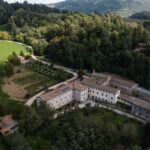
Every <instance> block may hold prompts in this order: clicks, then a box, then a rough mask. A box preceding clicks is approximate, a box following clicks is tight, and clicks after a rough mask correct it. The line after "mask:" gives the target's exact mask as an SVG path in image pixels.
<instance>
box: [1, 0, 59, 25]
mask: <svg viewBox="0 0 150 150" xmlns="http://www.w3.org/2000/svg"><path fill="white" fill-rule="evenodd" d="M19 10H22V11H24V12H28V13H29V12H32V13H37V14H48V13H51V12H55V13H60V11H59V10H58V9H55V8H49V7H47V6H46V5H37V4H29V3H27V1H25V2H24V3H22V4H21V3H13V4H8V3H7V2H4V1H3V0H0V25H2V24H6V23H8V22H9V19H10V17H11V16H14V15H15V13H16V12H17V11H19ZM29 16H30V15H29ZM22 17H23V16H22ZM18 19H19V18H18ZM22 19H24V17H23V18H22Z"/></svg>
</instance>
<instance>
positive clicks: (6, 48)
mask: <svg viewBox="0 0 150 150" xmlns="http://www.w3.org/2000/svg"><path fill="white" fill-rule="evenodd" d="M20 51H23V52H24V54H29V52H28V51H27V49H26V47H25V46H23V45H21V44H17V43H15V42H8V41H0V63H2V62H4V61H6V60H7V58H8V56H9V55H11V54H12V53H13V52H16V54H17V55H18V54H20Z"/></svg>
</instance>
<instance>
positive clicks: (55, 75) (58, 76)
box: [26, 61, 73, 81]
mask: <svg viewBox="0 0 150 150" xmlns="http://www.w3.org/2000/svg"><path fill="white" fill-rule="evenodd" d="M26 66H27V67H28V68H29V69H32V70H34V71H37V72H39V73H41V74H43V75H46V76H47V77H49V78H52V79H55V80H58V81H65V80H66V79H69V78H71V77H73V75H72V74H70V73H67V72H65V71H63V70H61V69H56V68H53V64H52V65H48V64H44V63H42V62H40V61H32V62H31V61H30V62H28V63H27V64H26Z"/></svg>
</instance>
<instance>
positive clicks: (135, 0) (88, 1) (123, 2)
mask: <svg viewBox="0 0 150 150" xmlns="http://www.w3.org/2000/svg"><path fill="white" fill-rule="evenodd" d="M53 6H54V7H56V8H59V9H65V10H70V11H79V12H86V13H91V12H95V11H97V12H101V13H107V12H114V13H117V14H120V15H122V16H129V15H131V14H133V13H135V12H139V11H144V10H149V9H150V7H149V6H150V1H149V0H142V1H141V0H66V1H64V2H60V3H57V4H55V5H53Z"/></svg>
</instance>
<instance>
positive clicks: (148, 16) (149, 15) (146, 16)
mask: <svg viewBox="0 0 150 150" xmlns="http://www.w3.org/2000/svg"><path fill="white" fill-rule="evenodd" d="M130 18H133V19H141V20H150V11H143V12H141V13H136V14H133V15H132V16H131V17H130Z"/></svg>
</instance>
